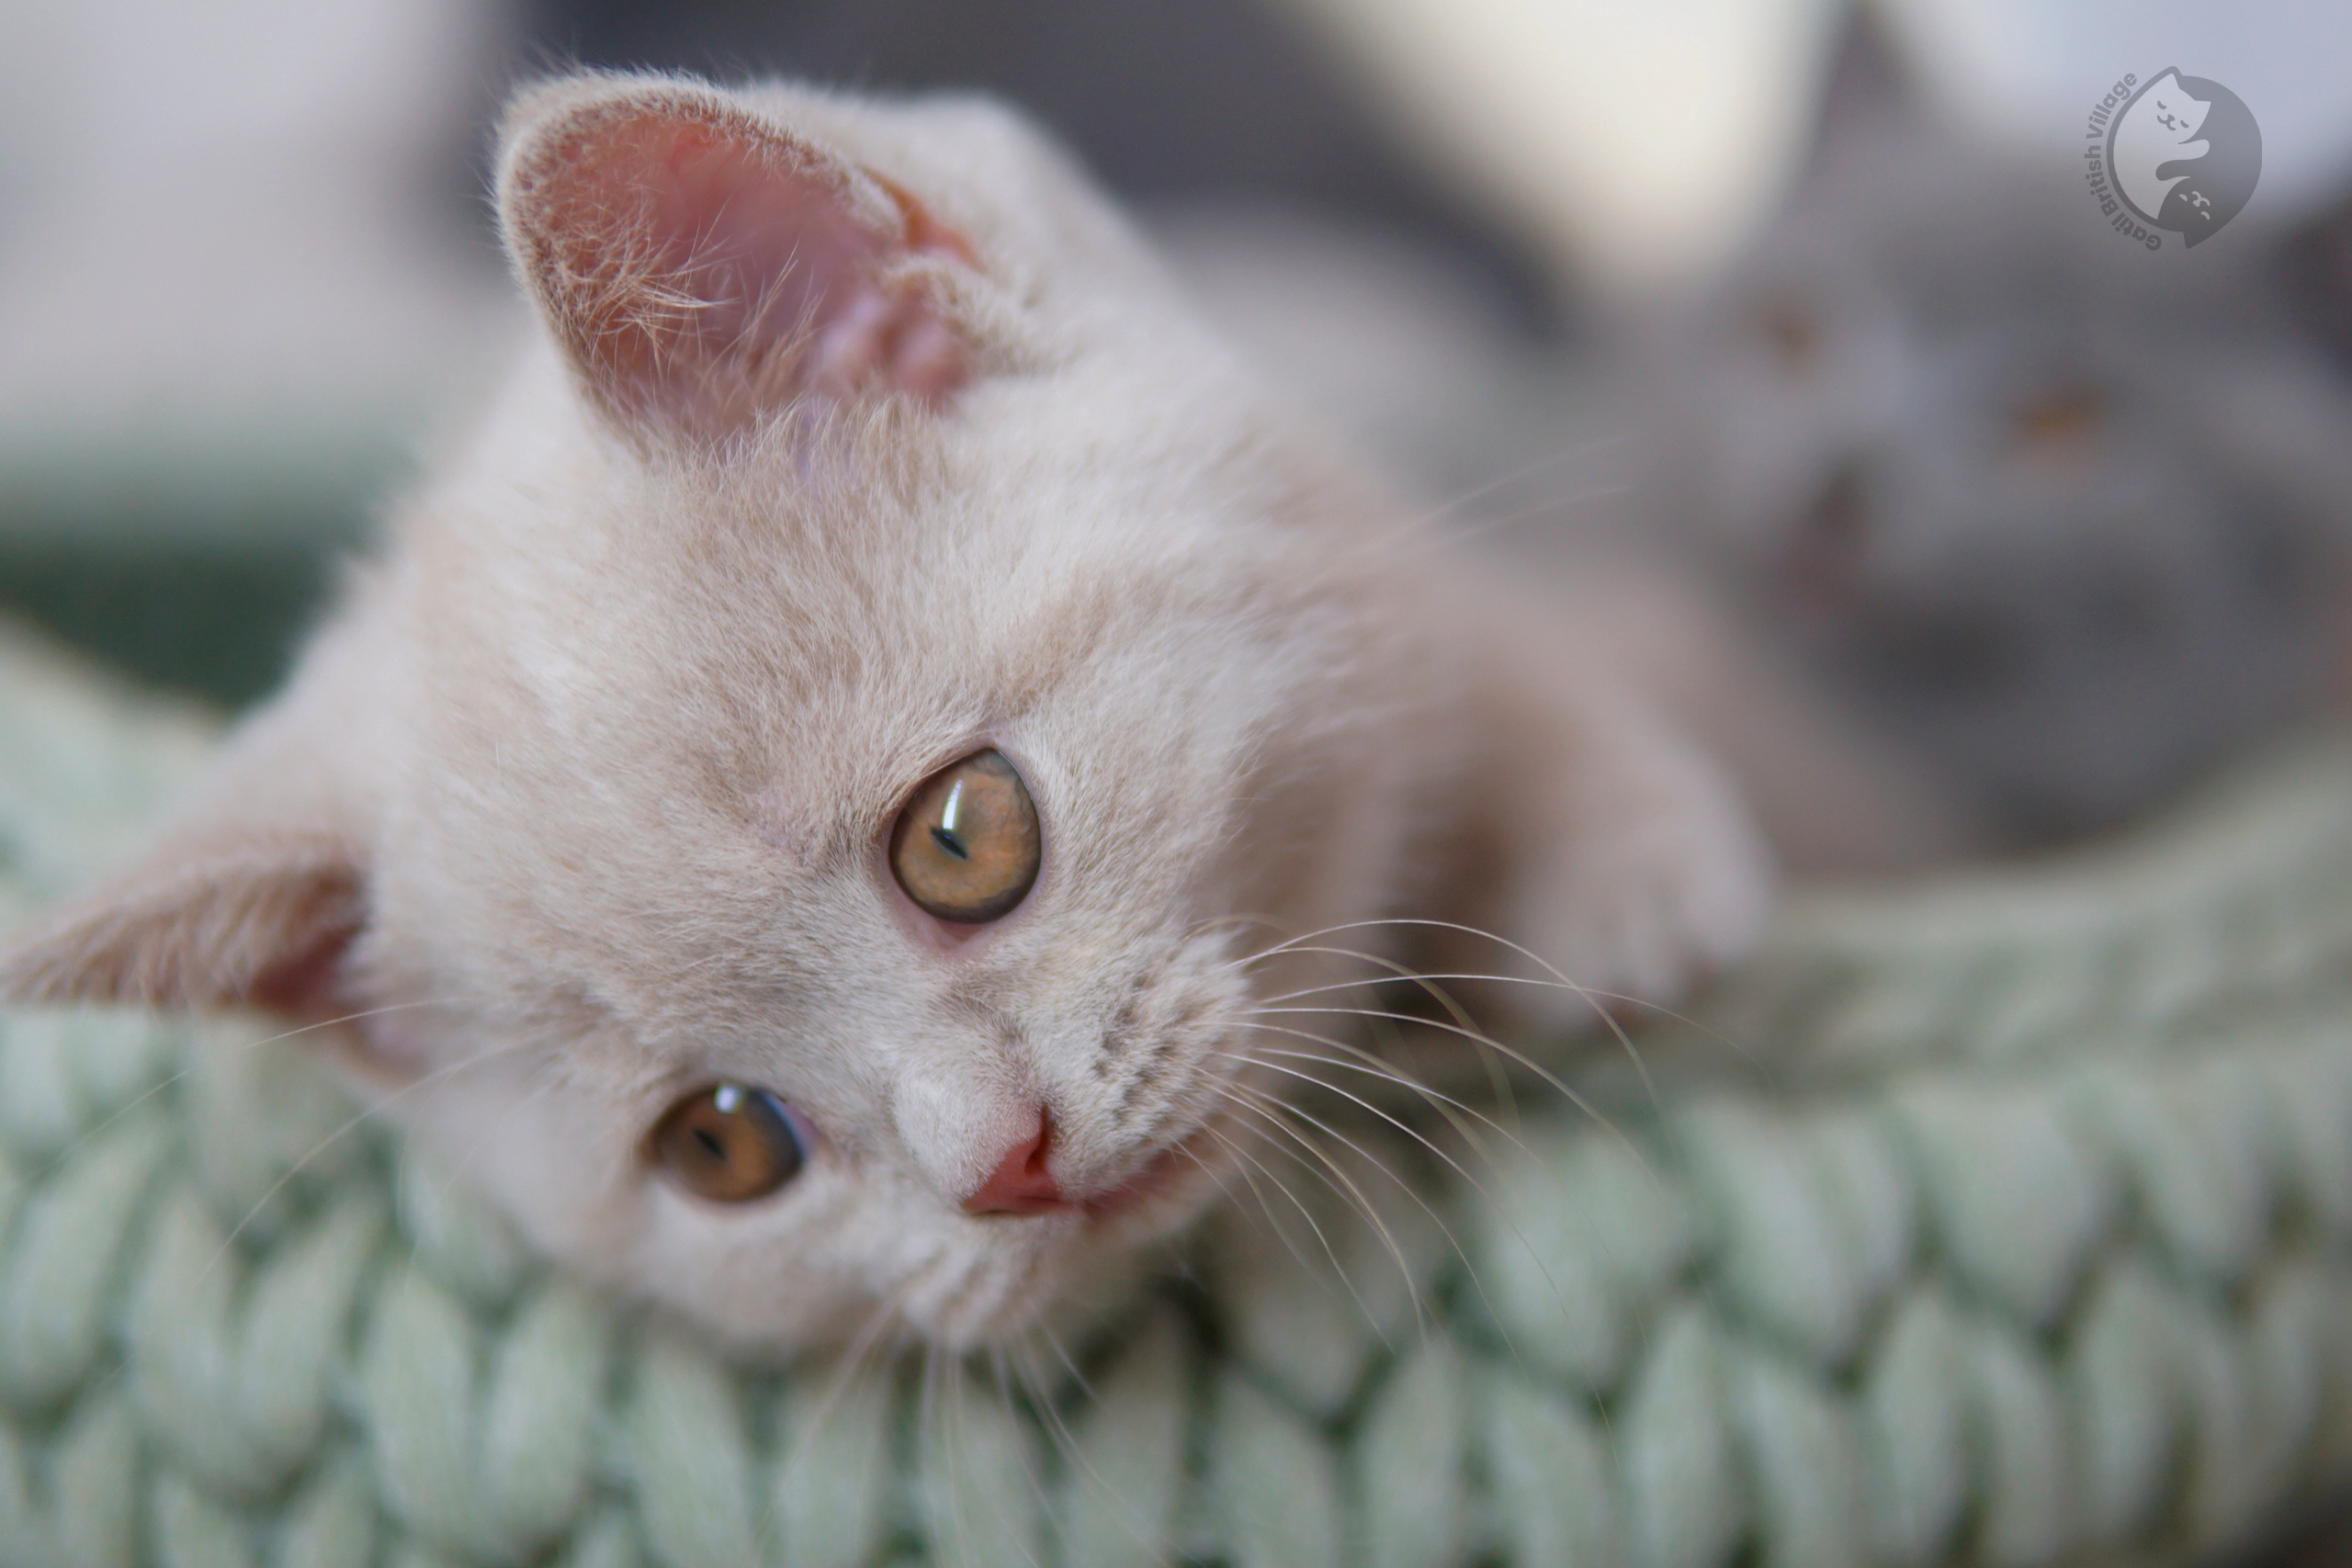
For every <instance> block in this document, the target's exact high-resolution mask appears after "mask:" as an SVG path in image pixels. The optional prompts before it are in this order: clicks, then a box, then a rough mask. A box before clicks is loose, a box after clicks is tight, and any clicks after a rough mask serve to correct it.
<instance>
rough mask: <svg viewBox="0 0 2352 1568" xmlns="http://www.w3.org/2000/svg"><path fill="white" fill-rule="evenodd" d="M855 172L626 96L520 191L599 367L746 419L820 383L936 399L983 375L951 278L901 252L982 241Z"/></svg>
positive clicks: (607, 379) (650, 393)
mask: <svg viewBox="0 0 2352 1568" xmlns="http://www.w3.org/2000/svg"><path fill="white" fill-rule="evenodd" d="M856 177H857V176H855V175H853V174H852V173H851V171H849V170H847V169H845V168H843V167H842V166H840V165H839V164H833V163H832V162H831V161H830V160H827V159H825V158H823V157H822V156H820V155H819V154H817V153H815V152H812V151H810V150H809V149H806V148H804V147H802V146H800V145H798V144H797V143H795V142H792V141H787V140H786V139H785V138H784V137H782V136H780V135H778V134H776V133H775V132H773V131H770V130H766V129H765V128H763V127H761V126H759V125H757V124H755V123H753V122H752V121H750V120H749V119H748V118H745V117H742V116H740V115H736V114H733V113H730V112H729V111H726V110H723V109H718V108H714V107H705V106H694V107H679V106H676V105H663V106H659V107H656V106H646V105H641V104H639V105H631V104H627V103H623V104H618V105H606V106H603V107H600V108H598V109H592V110H589V111H585V112H583V113H582V114H579V115H577V116H575V117H573V118H572V119H571V122H570V124H569V125H568V126H565V127H563V128H561V129H560V130H556V131H555V132H553V133H552V134H550V135H548V137H547V138H546V140H545V141H544V142H543V143H542V145H541V147H540V148H539V149H537V156H535V157H531V158H528V159H526V162H525V164H524V166H523V167H522V168H521V169H519V170H518V171H517V176H516V180H515V190H514V192H513V195H512V197H511V198H510V199H511V202H512V204H513V209H514V210H515V211H516V213H517V215H518V218H519V222H518V225H517V227H518V229H519V230H520V232H519V234H518V236H517V237H518V239H519V240H520V241H521V242H522V244H523V247H524V250H525V253H526V254H525V260H526V264H531V270H533V271H534V272H535V273H537V274H538V275H539V280H540V282H541V286H542V288H543V290H544V293H545V296H546V298H547V300H548V305H549V307H550V310H551V312H552V313H553V314H554V316H555V318H556V321H557V325H558V328H559V330H560V332H562V333H563V334H564V336H565V338H566V340H567V342H568V343H569V344H570V345H571V347H572V349H573V351H574V353H575V355H577V356H578V357H579V358H580V359H581V360H582V363H583V365H584V366H585V367H586V368H587V369H588V371H589V373H590V376H591V378H592V379H593V380H594V381H595V382H596V383H597V384H598V385H599V387H600V388H601V389H605V390H606V391H607V392H608V393H609V394H611V395H613V396H614V397H615V398H616V400H617V401H619V402H620V403H622V404H624V405H625V406H628V407H630V408H631V409H633V410H635V411H637V412H661V413H668V414H671V415H673V416H679V417H683V418H684V419H685V420H686V421H687V422H688V423H695V424H701V425H706V426H710V425H716V426H718V427H720V428H730V427H733V426H735V425H738V424H741V423H745V422H746V421H748V420H749V419H751V418H752V417H754V416H756V414H758V413H759V412H763V411H764V410H767V409H772V408H774V407H777V406H780V405H781V404H782V403H783V402H785V401H786V400H789V399H790V398H791V397H792V396H793V395H794V394H796V393H797V392H798V391H801V390H803V389H815V390H819V391H821V392H825V393H828V394H831V395H835V396H842V395H846V394H848V393H850V392H852V391H854V390H856V389H860V388H864V387H868V386H880V387H882V388H885V389H891V390H896V391H899V392H903V393H907V394H909V395H911V396H914V397H917V398H920V399H922V400H925V401H930V402H936V401H938V400H942V399H944V398H945V397H946V396H948V395H949V394H950V393H952V392H954V391H955V390H956V389H957V388H958V387H960V386H962V385H963V383H964V382H965V381H966V380H967V379H968V378H969V374H970V368H969V355H968V353H967V350H966V348H965V345H964V344H963V342H962V340H961V339H960V338H959V337H958V336H957V335H956V333H955V331H954V329H953V328H952V327H951V326H950V325H949V324H948V323H947V322H946V321H944V320H943V319H942V316H941V313H940V309H939V305H938V301H937V299H936V298H935V280H934V279H929V278H925V277H924V276H922V275H921V274H920V273H910V272H908V271H907V270H906V269H899V271H898V273H897V274H896V275H895V276H894V275H893V272H892V268H891V264H892V263H893V262H895V261H898V260H899V259H901V258H903V257H907V256H910V255H913V254H917V253H922V252H934V253H940V254H946V255H949V256H953V257H956V259H959V260H962V261H965V262H967V263H968V262H969V260H970V250H969V247H968V246H967V245H966V244H965V243H964V242H963V241H962V240H961V238H960V237H958V236H956V234H955V233H954V232H953V231H950V230H947V229H945V228H944V227H943V226H942V225H940V224H938V223H937V222H936V221H935V220H933V219H932V218H931V217H930V215H929V214H928V213H927V212H925V211H924V210H923V209H922V207H921V205H920V204H919V203H917V202H915V201H914V199H913V198H912V197H910V196H908V195H907V194H906V193H905V192H903V191H901V190H899V189H898V188H897V187H896V186H890V185H888V184H887V183H885V182H881V181H878V180H876V181H875V182H874V186H875V189H876V190H877V191H878V192H879V193H880V194H881V195H882V196H883V197H887V198H888V199H887V201H877V200H876V199H875V198H874V197H873V196H872V195H870V194H869V195H867V196H866V197H865V199H864V200H860V193H859V191H858V190H857V189H856V187H855V185H854V181H855V179H856ZM868 177H869V178H870V176H868Z"/></svg>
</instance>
